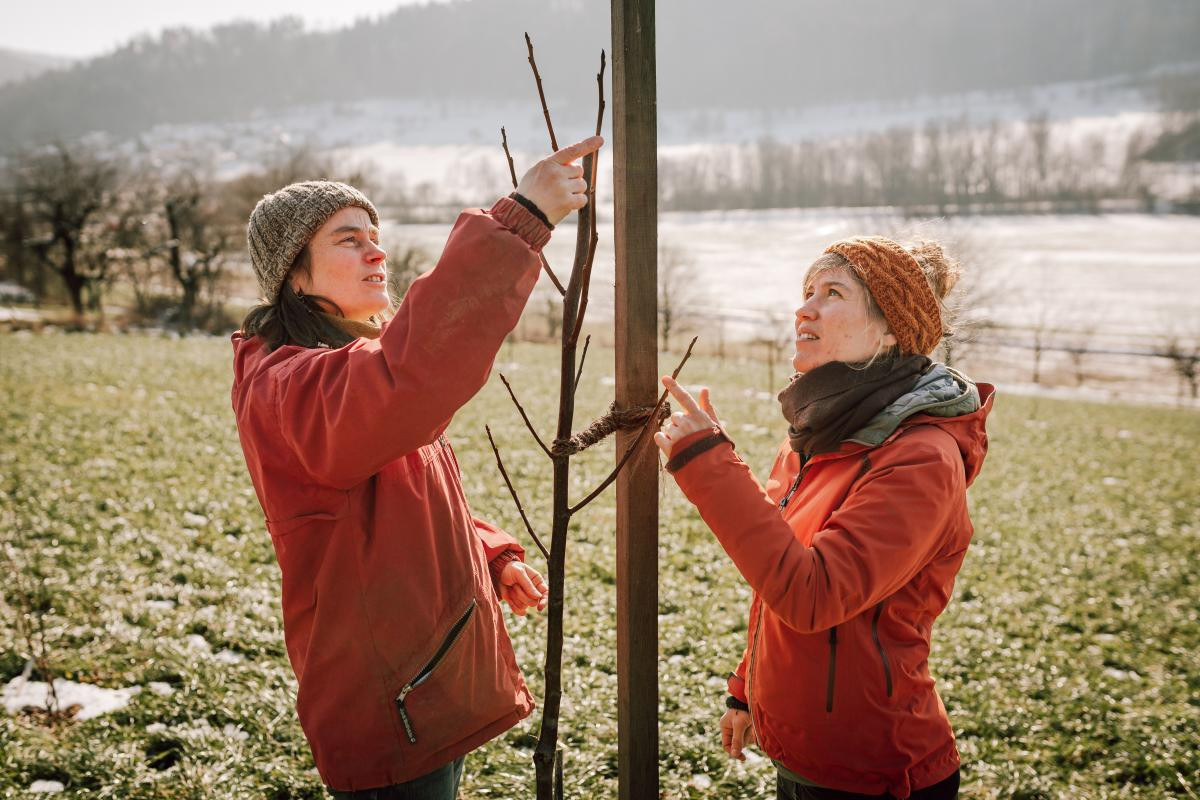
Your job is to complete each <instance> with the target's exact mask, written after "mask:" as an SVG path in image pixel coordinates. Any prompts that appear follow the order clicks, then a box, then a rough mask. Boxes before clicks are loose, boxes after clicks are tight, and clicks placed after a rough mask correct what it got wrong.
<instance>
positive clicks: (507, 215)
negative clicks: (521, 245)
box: [488, 197, 550, 252]
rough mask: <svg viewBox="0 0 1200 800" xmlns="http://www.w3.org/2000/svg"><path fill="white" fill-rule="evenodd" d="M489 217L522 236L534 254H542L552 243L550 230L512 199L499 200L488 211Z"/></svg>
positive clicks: (503, 198)
mask: <svg viewBox="0 0 1200 800" xmlns="http://www.w3.org/2000/svg"><path fill="white" fill-rule="evenodd" d="M488 215H489V216H490V217H492V219H494V220H496V221H497V222H499V223H500V224H501V225H503V226H504V227H506V228H508V229H509V230H510V231H512V232H513V233H515V234H516V235H517V236H520V237H521V238H522V239H523V240H524V241H525V243H526V244H527V245H529V247H530V249H532V250H533V251H534V252H541V250H542V248H543V247H545V246H546V242H548V241H550V228H548V227H547V226H546V225H545V224H544V223H543V222H542V221H541V220H540V219H538V218H537V217H536V216H534V214H533V212H531V211H530V210H529V209H527V208H525V206H523V205H521V204H520V203H518V202H517V201H516V200H513V199H512V198H511V197H501V198H500V199H499V200H497V201H496V204H495V205H493V206H492V207H491V208H490V209H488Z"/></svg>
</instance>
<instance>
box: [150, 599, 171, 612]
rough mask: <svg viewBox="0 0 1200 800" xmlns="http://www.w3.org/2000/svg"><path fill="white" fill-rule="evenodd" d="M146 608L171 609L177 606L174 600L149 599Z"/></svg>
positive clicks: (151, 609) (156, 609) (154, 609)
mask: <svg viewBox="0 0 1200 800" xmlns="http://www.w3.org/2000/svg"><path fill="white" fill-rule="evenodd" d="M146 608H148V609H149V610H150V611H170V610H172V609H173V608H175V601H174V600H147V601H146Z"/></svg>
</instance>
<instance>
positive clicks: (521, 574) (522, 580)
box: [513, 567, 542, 598]
mask: <svg viewBox="0 0 1200 800" xmlns="http://www.w3.org/2000/svg"><path fill="white" fill-rule="evenodd" d="M514 572H515V573H516V579H515V580H514V581H513V583H514V584H516V585H517V586H518V587H519V588H520V589H521V590H522V591H524V592H525V594H527V595H529V596H530V597H533V598H537V597H541V594H542V593H541V592H539V591H538V589H537V587H536V586H534V585H533V581H531V580H529V573H527V572H526V571H525V570H524V569H521V568H519V567H518V568H517V569H515V570H514Z"/></svg>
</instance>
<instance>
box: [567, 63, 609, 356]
mask: <svg viewBox="0 0 1200 800" xmlns="http://www.w3.org/2000/svg"><path fill="white" fill-rule="evenodd" d="M604 66H605V58H604V51H603V50H601V51H600V71H599V72H597V73H596V90H597V93H598V95H599V100H598V103H597V108H596V135H597V136H599V135H600V130H601V128H602V127H603V125H604ZM599 161H600V159H599V157H597V156H595V155H593V156H592V160H591V163H588V161H587V159H584V165H585V168H586V167H590V168H591V169H590V173H591V174H590V175H585V178H586V179H587V182H588V191H587V198H588V204H587V208H588V223H589V225H590V226H591V239H590V241H589V242H588V252H587V259H586V260H585V261H584V263H583V292H582V293H581V294H580V296H579V313H578V314H576V316H575V329H574V330H573V331H571V341H572V342H578V341H579V333H580V331H582V330H583V315H584V312H585V311H587V304H588V289H589V288H590V287H591V285H592V262H593V261H594V260H595V258H596V245H597V244H598V243H599V241H600V235H599V234H598V233H597V232H596V171H597V167H596V165H597V164H598V163H599Z"/></svg>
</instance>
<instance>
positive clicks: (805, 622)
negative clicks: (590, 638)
mask: <svg viewBox="0 0 1200 800" xmlns="http://www.w3.org/2000/svg"><path fill="white" fill-rule="evenodd" d="M979 391H980V396H981V401H982V404H981V407H980V408H979V410H978V411H975V412H974V413H971V414H968V415H965V416H959V417H949V418H945V417H933V416H928V415H925V414H918V415H916V416H912V417H909V418H908V419H906V420H904V421H903V422H902V423H900V426H899V427H898V428H897V429H896V430H895V431H894V432H892V433H891V434H890V436H888V437H887V438H886V439H885V440H884V441H883V442H882V443H881V444H879V445H877V446H874V447H871V446H867V445H864V444H856V443H848V442H844V443H843V444H842V447H841V449H840V450H838V451H837V452H833V453H826V454H821V455H817V456H815V457H813V458H812V459H810V460H809V461H808V463H807V464H805V465H804V467H803V468H801V466H800V459H799V457H798V456H797V454H796V453H795V452H793V451H792V450H791V448H790V447H789V446H788V444H787V443H786V442H785V443H784V445H783V447H782V448H781V449H780V451H779V455H778V457H777V458H776V460H775V465H774V467H773V468H772V470H771V478H770V480H769V481H768V482H767V486H766V489H765V490H764V489H763V488H762V487H760V486H759V485H758V483H757V481H755V479H754V476H753V475H751V473H750V469H749V468H748V467H747V466H746V464H745V463H744V462H743V461H742V460H741V459H740V458H738V456H737V454H736V453H734V451H733V448H732V447H730V446H729V445H728V444H721V445H719V446H717V447H713V448H711V449H709V450H707V451H704V452H703V453H702V454H701V455H699V456H697V457H696V458H694V459H693V460H691V461H689V462H688V463H687V464H686V465H685V466H683V467H682V468H680V469H679V470H678V471H677V472H676V473H675V478H676V480H677V481H678V483H679V486H680V488H681V489H682V490H683V491H684V493H685V494H686V495H687V497H688V499H689V500H691V501H692V502H693V503H694V504H695V505H696V506H697V507H698V508H699V510H700V513H701V516H703V518H704V521H705V522H706V523H708V526H709V527H710V528H711V529H712V531H713V533H714V534H716V536H717V538H718V539H719V540H720V542H721V545H722V547H724V549H725V551H726V552H727V553H728V554H729V556H730V558H731V559H733V562H734V563H735V564H736V565H737V567H738V570H739V571H740V572H741V573H742V575H743V576H744V577H745V579H746V581H747V582H748V583H749V584H750V586H751V587H752V588H753V589H754V598H753V600H752V602H751V606H750V625H749V630H748V634H747V643H748V645H747V648H746V652H745V654H744V656H743V658H742V662H741V664H740V665H739V666H738V669H737V671H736V672H735V674H734V675H733V676H731V678H730V681H729V689H730V692H731V693H732V694H733V695H734V696H736V697H738V698H740V699H741V700H742V701H743V702H748V703H749V705H750V713H751V716H752V719H753V721H754V730H755V733H756V735H757V737H758V742H759V746H760V747H761V748H762V750H763V751H764V752H765V753H766V754H767V755H769V756H770V757H771V758H773V759H775V760H776V761H778V762H780V763H782V764H783V765H784V766H785V767H787V768H788V769H789V770H791V771H792V772H794V773H796V774H798V775H801V776H803V777H805V778H807V779H809V780H811V781H813V782H815V783H817V784H819V785H821V786H825V787H827V788H831V789H838V790H842V791H850V792H859V793H864V794H880V793H883V792H890V793H891V794H893V795H895V796H896V797H901V798H903V797H907V796H908V795H909V794H910V793H911V792H912V791H913V790H915V789H920V788H924V787H926V786H930V785H932V784H934V783H937V782H938V781H941V780H943V779H944V778H946V777H948V776H949V775H951V774H952V773H953V772H954V771H955V770H956V769H957V768H958V765H959V758H958V751H957V749H956V747H955V744H954V734H953V731H952V730H951V727H950V721H949V719H948V718H947V716H946V710H945V708H944V707H943V705H942V702H941V699H940V698H939V697H938V695H937V692H936V690H935V689H934V685H933V678H932V677H930V674H929V666H928V658H929V639H930V632H931V630H932V627H933V622H934V620H935V619H936V618H937V616H938V615H939V614H940V613H941V612H942V610H943V609H944V608H945V607H946V603H947V602H948V600H949V598H950V593H951V590H952V588H953V584H954V576H955V574H956V573H957V572H958V568H959V566H960V565H961V563H962V560H963V556H964V554H965V553H966V549H967V544H968V542H969V541H970V539H971V533H972V528H971V521H970V518H969V517H968V515H967V498H966V488H967V486H969V485H970V484H971V482H972V481H973V480H974V478H975V476H976V475H977V474H978V473H979V469H980V466H981V465H982V462H983V457H984V454H985V453H986V451H987V435H986V433H985V432H984V420H985V418H986V416H987V414H988V412H989V411H990V410H991V405H992V394H993V392H992V387H991V386H988V385H987V384H980V385H979ZM705 435H706V434H705V433H703V432H702V433H699V434H695V435H694V436H692V437H689V438H688V439H685V440H684V441H682V442H680V443H679V444H678V445H677V446H676V447H677V451H683V450H685V449H686V448H687V447H688V446H689V445H691V444H694V443H696V442H697V441H698V440H700V439H703V438H704V437H705ZM697 449H700V448H697ZM785 498H786V503H784V500H785ZM781 505H783V506H784V507H783V511H782V513H781V512H780V506H781Z"/></svg>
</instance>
